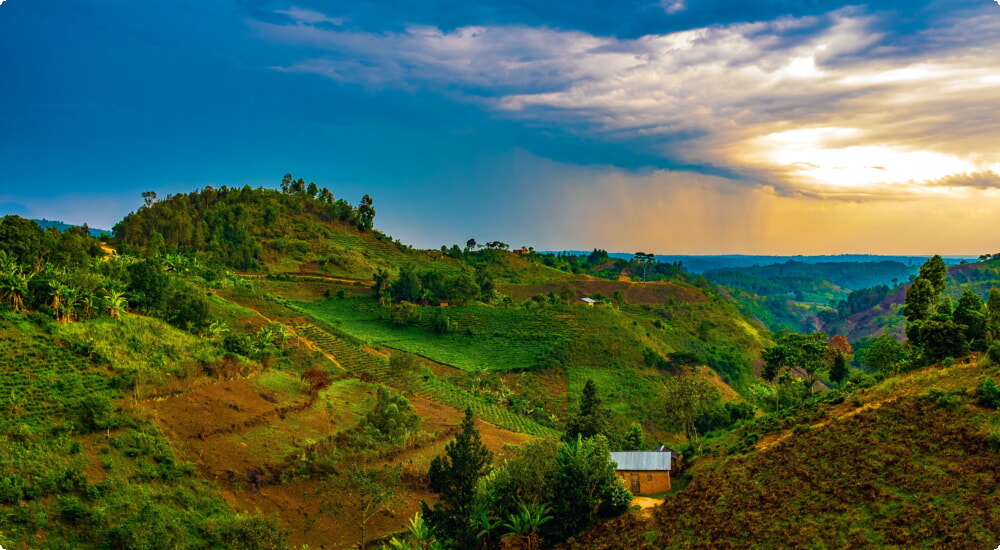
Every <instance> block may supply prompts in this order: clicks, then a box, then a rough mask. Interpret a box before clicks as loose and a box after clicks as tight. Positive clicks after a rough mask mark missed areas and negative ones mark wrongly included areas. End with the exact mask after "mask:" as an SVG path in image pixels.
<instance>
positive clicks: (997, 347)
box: [986, 342, 1000, 365]
mask: <svg viewBox="0 0 1000 550" xmlns="http://www.w3.org/2000/svg"><path fill="white" fill-rule="evenodd" d="M986 358H987V359H989V361H990V363H992V364H994V365H1000V342H997V343H995V344H993V345H992V346H990V347H989V349H988V350H986Z"/></svg>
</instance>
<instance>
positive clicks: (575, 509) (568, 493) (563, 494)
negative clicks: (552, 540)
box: [552, 435, 618, 538]
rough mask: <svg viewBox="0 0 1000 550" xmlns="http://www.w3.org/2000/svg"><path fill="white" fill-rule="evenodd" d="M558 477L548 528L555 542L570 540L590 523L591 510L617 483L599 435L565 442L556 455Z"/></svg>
mask: <svg viewBox="0 0 1000 550" xmlns="http://www.w3.org/2000/svg"><path fill="white" fill-rule="evenodd" d="M556 464H557V465H558V468H559V474H558V478H557V482H556V498H555V501H554V502H553V503H552V511H553V516H554V517H555V521H554V522H552V527H553V529H554V530H555V532H556V533H555V534H556V535H557V536H558V537H559V538H566V537H570V536H573V535H575V534H577V533H579V532H580V531H582V530H584V529H586V528H587V527H589V526H590V524H591V523H593V521H594V510H595V509H596V508H597V505H598V504H599V503H600V501H601V499H602V498H604V497H605V496H607V495H608V494H609V493H610V491H611V490H612V489H613V488H614V487H615V485H616V484H617V483H618V481H617V477H616V476H615V463H614V462H613V461H612V460H611V449H610V447H609V445H608V439H607V438H606V437H604V436H603V435H598V436H596V437H593V438H587V439H584V438H580V437H578V438H577V439H575V440H571V441H568V442H566V444H565V445H563V447H562V448H561V449H560V450H559V452H558V454H556Z"/></svg>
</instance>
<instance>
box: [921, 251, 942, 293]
mask: <svg viewBox="0 0 1000 550" xmlns="http://www.w3.org/2000/svg"><path fill="white" fill-rule="evenodd" d="M917 278H918V279H924V280H925V281H927V282H928V283H930V284H931V288H932V289H933V291H934V295H935V296H940V295H941V294H942V293H943V292H944V289H945V287H946V286H947V285H948V266H947V264H945V263H944V260H942V259H941V256H938V255H937V254H935V255H934V257H933V258H931V259H929V260H927V261H926V262H924V265H922V266H920V273H919V275H917Z"/></svg>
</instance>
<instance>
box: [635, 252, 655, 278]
mask: <svg viewBox="0 0 1000 550" xmlns="http://www.w3.org/2000/svg"><path fill="white" fill-rule="evenodd" d="M632 262H633V263H635V264H636V265H637V266H642V268H643V273H642V280H643V281H645V280H646V275H648V274H649V266H650V265H651V264H654V263H656V256H655V255H653V254H651V253H646V252H636V253H635V254H634V255H633V256H632Z"/></svg>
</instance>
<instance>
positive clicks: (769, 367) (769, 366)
mask: <svg viewBox="0 0 1000 550" xmlns="http://www.w3.org/2000/svg"><path fill="white" fill-rule="evenodd" d="M760 356H761V359H763V360H764V368H763V369H762V370H761V372H760V376H761V378H763V379H764V380H767V381H768V382H772V383H773V382H774V381H775V380H776V379H777V378H778V377H779V376H781V371H783V370H784V369H785V368H787V367H788V366H789V365H790V363H791V360H790V358H789V354H788V348H786V347H785V346H783V345H781V344H775V345H773V346H771V347H769V348H764V351H762V352H761V354H760Z"/></svg>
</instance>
